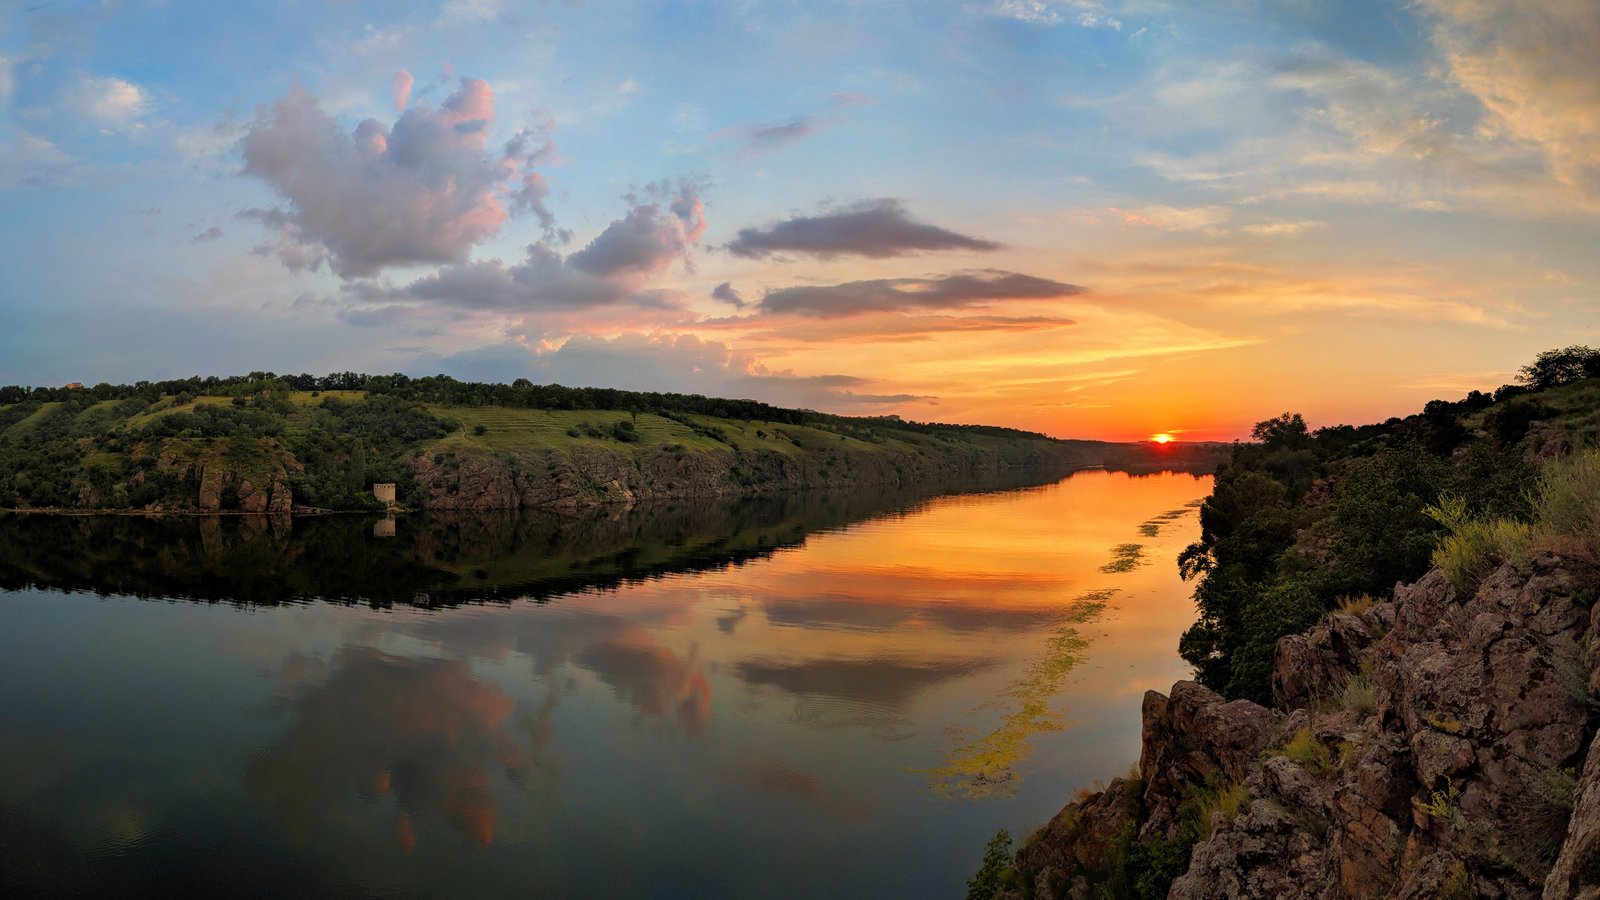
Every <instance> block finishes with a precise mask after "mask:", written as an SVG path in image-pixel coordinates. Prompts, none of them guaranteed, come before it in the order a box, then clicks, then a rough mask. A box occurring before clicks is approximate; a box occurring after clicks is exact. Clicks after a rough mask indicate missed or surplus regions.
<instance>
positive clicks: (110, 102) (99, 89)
mask: <svg viewBox="0 0 1600 900" xmlns="http://www.w3.org/2000/svg"><path fill="white" fill-rule="evenodd" d="M68 104H69V105H70V106H71V107H72V108H73V109H76V110H77V111H78V112H79V113H81V114H83V115H85V116H87V117H88V118H90V119H92V120H93V121H95V122H96V123H98V124H100V125H102V126H105V127H126V126H128V125H131V124H133V123H135V122H136V121H138V120H139V119H140V118H142V117H143V116H144V115H145V114H147V113H148V112H150V108H151V103H150V94H149V92H148V91H146V90H145V89H144V88H142V87H140V86H138V85H137V84H134V83H133V82H131V81H127V80H124V79H122V78H117V77H115V76H105V77H99V76H93V75H86V76H84V77H82V78H80V79H78V83H77V84H76V85H74V86H73V88H72V91H71V94H70V96H69V97H68Z"/></svg>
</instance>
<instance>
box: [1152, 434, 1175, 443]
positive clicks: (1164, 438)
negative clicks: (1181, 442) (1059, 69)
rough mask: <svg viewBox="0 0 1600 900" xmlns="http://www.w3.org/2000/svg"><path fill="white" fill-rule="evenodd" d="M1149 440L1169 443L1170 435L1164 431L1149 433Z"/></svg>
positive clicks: (1170, 440)
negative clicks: (1154, 433) (1161, 432)
mask: <svg viewBox="0 0 1600 900" xmlns="http://www.w3.org/2000/svg"><path fill="white" fill-rule="evenodd" d="M1150 440H1152V441H1155V442H1156V443H1158V444H1169V443H1171V442H1172V435H1170V434H1165V433H1163V434H1156V435H1151V436H1150Z"/></svg>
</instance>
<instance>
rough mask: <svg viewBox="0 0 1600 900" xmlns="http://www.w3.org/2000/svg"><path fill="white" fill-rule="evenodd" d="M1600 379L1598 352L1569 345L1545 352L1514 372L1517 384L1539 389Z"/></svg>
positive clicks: (1599, 352)
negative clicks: (1520, 383)
mask: <svg viewBox="0 0 1600 900" xmlns="http://www.w3.org/2000/svg"><path fill="white" fill-rule="evenodd" d="M1596 376H1600V350H1595V349H1593V348H1591V347H1581V346H1578V345H1573V346H1571V347H1564V348H1562V349H1560V350H1546V351H1544V352H1543V353H1541V354H1539V355H1538V356H1536V357H1534V360H1533V362H1531V363H1529V364H1527V365H1525V366H1523V367H1522V368H1521V369H1519V370H1518V374H1517V380H1518V381H1520V382H1522V383H1523V384H1525V385H1528V386H1529V387H1531V388H1535V389H1543V388H1549V387H1555V386H1556V385H1559V384H1570V383H1571V382H1574V381H1579V380H1582V379H1584V378H1594V377H1596Z"/></svg>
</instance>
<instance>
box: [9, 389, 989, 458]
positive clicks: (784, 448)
mask: <svg viewBox="0 0 1600 900" xmlns="http://www.w3.org/2000/svg"><path fill="white" fill-rule="evenodd" d="M328 397H334V398H337V399H339V400H341V401H344V402H347V403H348V402H359V401H360V400H361V399H363V395H362V393H361V392H359V391H323V392H320V394H317V395H315V396H314V395H313V394H312V393H311V392H309V391H297V392H295V393H294V394H292V395H291V396H290V401H291V402H292V403H293V404H294V406H295V407H296V412H294V413H291V414H289V416H288V417H287V419H286V427H285V430H286V431H287V432H288V433H290V434H293V433H296V432H303V431H304V430H305V428H306V426H307V424H308V422H309V421H310V413H311V411H312V410H313V409H315V408H316V406H317V405H318V404H320V403H321V402H322V401H323V399H325V398H328ZM229 402H230V401H229V398H227V397H198V398H196V399H195V400H194V401H193V402H191V403H186V404H181V405H178V404H174V403H173V401H172V398H171V397H167V398H163V399H162V400H160V401H158V402H156V403H154V404H152V405H150V406H149V407H147V408H146V409H144V410H142V411H140V412H138V413H135V414H134V415H132V416H128V417H126V418H125V419H123V420H122V422H123V423H125V424H126V425H128V426H131V427H139V426H142V425H147V424H149V423H151V422H153V421H156V420H157V419H160V418H162V417H165V416H169V415H172V414H174V413H179V412H190V411H193V410H194V409H195V408H196V407H197V406H202V405H219V406H220V405H226V404H227V403H229ZM60 405H61V404H60V403H46V404H44V405H43V406H41V407H40V408H39V410H38V411H37V412H34V413H33V414H32V415H30V416H28V417H27V418H25V419H23V420H21V421H20V422H17V423H16V424H14V425H11V426H10V427H9V428H5V429H3V430H0V440H10V439H15V438H19V437H21V436H23V435H24V434H27V433H28V432H30V431H32V430H33V428H34V427H35V426H36V425H37V424H38V422H39V421H40V420H41V419H43V418H44V417H45V416H47V415H48V414H49V413H50V412H51V411H53V410H55V409H56V408H57V407H59V406H60ZM116 405H117V404H116V401H107V402H105V403H98V404H95V405H94V406H91V407H89V408H88V409H85V410H84V411H83V412H81V413H79V414H78V417H77V419H76V422H75V425H77V426H85V427H88V426H96V427H103V426H111V425H115V424H117V423H116V422H115V420H113V418H112V417H111V415H110V412H111V408H112V407H114V406H116ZM7 408H8V407H5V406H0V412H3V411H4V410H5V409H7ZM427 408H428V410H429V411H430V412H432V413H433V414H434V415H437V416H439V417H441V418H445V419H451V420H454V421H456V422H459V423H461V428H459V429H458V430H456V431H455V432H453V433H452V434H450V435H449V436H447V437H445V438H442V439H440V440H437V441H434V442H431V443H429V444H425V445H424V446H423V447H422V448H421V449H423V450H438V449H474V450H486V451H493V450H539V449H545V448H549V449H553V450H561V451H571V450H573V449H575V448H578V447H610V448H613V449H616V448H618V447H624V446H626V445H623V444H620V443H619V442H618V441H615V440H613V439H611V438H595V437H588V436H584V435H582V434H581V433H580V435H579V436H577V437H573V436H572V435H570V434H569V433H568V430H569V429H575V428H576V429H580V431H581V426H582V425H583V424H585V423H587V424H589V425H593V426H595V427H596V428H598V429H600V430H601V431H607V432H609V430H610V429H611V427H612V425H613V424H615V423H617V422H620V421H624V420H627V419H630V418H632V419H633V421H634V427H635V429H636V430H637V432H638V434H639V438H640V440H639V441H638V443H637V446H641V447H649V446H655V445H664V444H682V445H683V446H684V447H687V448H694V449H700V450H711V451H730V450H732V449H734V448H735V447H737V448H741V449H760V450H773V451H777V452H779V453H796V452H804V451H805V450H807V449H814V448H822V447H826V448H828V449H849V450H866V451H897V452H906V453H914V452H916V451H917V450H918V449H919V448H932V447H938V446H946V445H949V444H951V443H952V439H947V438H943V437H939V436H935V435H928V434H918V433H915V432H910V431H905V432H898V431H896V430H893V429H885V430H883V431H882V432H880V433H879V435H880V437H881V440H878V441H865V440H861V439H860V438H858V437H855V436H853V435H847V434H841V433H839V432H838V431H836V430H834V429H833V428H830V427H828V426H821V427H816V426H806V425H787V424H773V423H771V422H755V421H742V420H738V419H721V418H716V417H714V416H701V415H696V416H690V417H688V418H690V419H692V420H693V421H694V422H695V423H696V424H698V425H701V426H704V427H708V428H710V427H719V428H721V429H722V430H723V431H724V433H725V434H726V435H727V437H728V439H729V441H730V443H721V442H718V441H716V440H713V439H712V438H709V437H706V436H704V435H702V434H699V433H697V432H696V431H695V430H694V429H692V428H690V427H689V426H688V425H685V424H684V423H682V422H679V421H676V420H673V419H668V418H665V417H662V416H658V415H655V414H653V413H640V414H639V415H638V416H637V417H633V416H631V415H630V414H629V413H628V412H625V411H620V410H548V409H508V408H503V407H494V406H483V407H471V406H432V405H430V406H428V407H427ZM480 425H481V426H483V428H484V429H485V431H484V433H483V434H481V435H479V434H475V433H474V431H475V428H476V426H480ZM954 442H959V443H962V444H967V445H971V446H979V447H983V446H1000V445H1002V444H1006V443H1011V442H1012V441H1011V440H1010V439H1007V438H999V437H993V436H989V435H980V434H962V435H961V436H960V437H959V438H956V439H954Z"/></svg>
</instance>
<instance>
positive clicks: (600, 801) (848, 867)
mask: <svg viewBox="0 0 1600 900" xmlns="http://www.w3.org/2000/svg"><path fill="white" fill-rule="evenodd" d="M1208 489H1209V479H1206V478H1196V477H1193V476H1190V475H1186V474H1159V475H1146V476H1137V477H1135V476H1129V475H1125V474H1120V473H1109V472H1085V473H1079V474H1078V475H1075V476H1073V477H1071V478H1069V479H1067V480H1065V481H1062V482H1059V483H1056V484H1050V485H1046V486H1042V487H1033V488H1026V489H1020V490H1011V491H1005V492H993V493H982V494H971V495H963V496H952V497H946V498H940V499H934V500H931V501H924V500H920V499H917V500H914V501H912V502H909V503H906V502H898V503H896V502H890V501H888V500H885V499H883V498H879V500H878V501H876V502H877V506H876V507H874V506H873V503H872V502H868V501H866V500H860V499H857V500H854V501H852V500H850V499H849V498H844V499H837V500H832V501H828V502H826V503H820V505H818V504H819V501H817V500H815V499H813V500H812V501H808V502H810V503H811V504H812V505H811V506H806V505H805V503H801V505H800V506H798V507H797V506H794V505H793V504H794V502H796V501H792V500H791V501H785V502H789V503H790V504H791V505H790V506H789V507H788V508H787V512H786V511H785V509H784V508H775V507H772V506H767V507H764V508H759V509H758V508H756V507H745V509H744V511H743V512H739V511H737V509H731V510H730V509H724V510H723V511H722V512H721V513H718V514H715V515H713V516H712V517H711V519H712V520H713V521H710V523H709V524H707V521H708V520H707V519H706V517H704V516H700V517H699V518H698V519H697V518H696V516H695V514H693V513H692V512H690V513H687V514H686V513H684V512H683V511H682V510H679V511H674V512H671V513H669V512H666V511H664V510H663V511H657V512H655V513H651V514H649V516H647V517H646V519H637V518H636V519H631V520H627V521H625V522H623V521H622V520H619V519H618V518H617V517H616V516H610V517H609V518H605V517H602V518H601V519H597V520H591V521H588V523H587V524H582V523H580V524H578V525H577V526H576V527H569V528H568V530H566V531H565V532H561V533H560V534H559V535H558V536H552V535H551V534H550V533H548V529H546V530H544V531H541V530H540V528H541V527H542V526H538V525H536V524H529V523H527V522H525V521H524V522H512V523H511V524H509V525H508V524H507V521H506V520H498V521H497V520H493V519H484V518H481V517H480V518H477V519H469V520H465V521H456V522H451V521H448V520H443V519H430V520H421V519H417V520H408V519H407V518H402V519H401V520H400V521H399V522H398V523H397V529H396V536H395V537H394V538H380V537H375V536H374V535H373V533H372V530H371V523H370V522H363V521H355V520H346V522H345V523H344V524H340V523H339V522H322V523H301V522H296V523H294V524H293V525H292V526H290V527H289V529H288V530H287V531H283V530H279V531H276V532H275V531H274V528H276V527H277V526H275V525H273V524H271V523H268V524H266V525H260V524H259V523H257V524H250V523H244V522H223V523H220V524H218V523H213V524H211V525H201V524H198V523H194V522H188V523H185V524H178V525H172V524H170V523H169V524H163V525H161V526H160V528H159V529H157V531H155V532H141V531H140V529H141V528H142V527H143V526H138V525H130V524H128V523H122V524H121V525H114V526H98V525H92V524H84V523H74V524H70V525H67V526H63V525H59V524H49V525H47V526H45V527H43V528H42V529H39V532H38V533H39V534H45V535H46V536H47V538H48V540H46V538H41V537H39V536H38V534H34V535H33V536H32V537H29V538H28V540H32V541H34V542H35V543H40V544H47V545H48V546H46V547H44V548H43V549H38V550H27V551H24V550H20V549H18V548H17V542H16V541H12V548H11V549H9V550H7V551H5V552H4V559H3V560H0V577H3V578H4V581H3V582H0V583H3V584H5V585H6V586H7V587H8V588H9V590H8V591H7V592H5V593H0V604H3V606H0V615H4V616H5V622H6V627H5V628H4V629H3V630H0V853H3V856H4V858H5V859H7V860H8V861H10V860H25V861H26V864H25V865H23V866H21V867H11V866H9V865H8V866H7V867H6V868H7V872H6V874H5V875H4V876H0V878H3V879H5V880H6V881H8V882H11V883H12V886H13V887H20V888H23V889H24V890H25V891H27V890H35V889H50V890H52V891H54V890H85V891H89V890H93V891H118V892H122V893H132V894H141V893H142V894H148V895H160V894H164V893H167V892H169V891H173V890H180V891H183V892H188V893H191V894H193V893H204V894H211V895H227V894H239V893H261V892H266V893H280V894H281V893H299V894H301V895H341V896H343V895H350V896H367V895H378V896H442V895H452V896H511V895H517V896H526V895H529V894H530V893H531V894H533V895H549V896H571V895H580V894H582V895H594V894H611V893H618V894H621V893H626V894H628V895H632V896H644V897H694V896H752V895H757V894H759V895H762V896H796V897H799V896H815V895H817V894H822V893H829V894H835V895H838V896H843V897H852V896H869V895H870V896H948V895H953V894H959V892H960V889H961V886H962V884H963V882H964V880H965V878H966V877H967V876H968V875H970V874H971V871H972V870H973V868H974V867H975V866H976V862H977V858H978V855H979V854H980V852H981V849H982V846H983V843H984V841H985V840H986V839H987V838H988V836H989V835H991V834H993V832H994V830H995V829H996V828H999V827H1007V828H1009V829H1011V830H1012V831H1013V832H1014V833H1015V832H1018V831H1022V830H1026V829H1027V828H1028V827H1030V826H1032V825H1035V824H1038V823H1041V822H1043V821H1044V820H1045V819H1046V818H1047V817H1048V816H1049V815H1050V814H1052V813H1053V812H1054V811H1055V810H1056V809H1058V808H1059V807H1060V806H1061V804H1062V803H1063V802H1065V800H1066V799H1068V797H1069V795H1070V794H1071V793H1072V791H1074V790H1075V789H1077V788H1079V787H1083V786H1086V785H1088V784H1089V783H1091V782H1093V781H1094V780H1095V779H1106V778H1109V777H1110V776H1112V775H1114V774H1118V773H1119V772H1120V771H1122V770H1123V769H1125V768H1126V767H1127V765H1128V764H1129V763H1130V762H1132V761H1133V759H1134V758H1135V756H1136V755H1137V750H1138V728H1139V725H1138V703H1137V695H1138V694H1139V693H1141V692H1142V691H1143V690H1145V689H1146V688H1147V687H1157V688H1159V689H1163V690H1164V689H1165V688H1166V687H1167V686H1169V685H1170V683H1171V681H1172V680H1174V679H1175V678H1178V677H1182V676H1183V675H1184V674H1185V673H1186V667H1185V666H1184V665H1183V664H1182V663H1181V661H1180V660H1178V658H1177V654H1176V644H1177V637H1178V634H1179V633H1180V632H1181V631H1182V629H1183V628H1184V627H1185V626H1186V624H1187V623H1188V622H1189V621H1190V620H1191V619H1192V605H1191V603H1190V601H1189V600H1188V599H1187V590H1186V588H1185V586H1184V585H1182V584H1181V583H1180V582H1179V581H1178V580H1177V577H1176V574H1175V566H1174V565H1173V562H1172V560H1173V559H1174V557H1175V556H1176V554H1177V552H1178V550H1179V549H1181V548H1182V546H1183V545H1184V544H1185V543H1187V542H1188V541H1190V540H1192V539H1193V537H1194V535H1195V532H1196V530H1197V523H1196V521H1195V516H1194V513H1193V509H1192V507H1190V506H1188V505H1187V504H1189V503H1190V502H1191V501H1194V500H1196V499H1197V498H1199V497H1202V496H1204V495H1205V493H1206V492H1207V491H1208ZM829 504H832V505H831V506H830V505H829ZM886 513H887V514H886ZM1163 515H1166V518H1161V517H1162V516H1163ZM624 518H625V517H624ZM55 521H56V522H59V521H61V520H55ZM605 521H609V522H610V523H611V524H610V525H605V524H604V522H605ZM646 521H648V522H649V523H653V524H640V523H641V522H646ZM619 522H622V524H619ZM663 522H665V523H667V525H668V527H667V528H666V529H662V528H660V527H658V526H660V525H661V523H663ZM697 522H698V523H699V524H696V523H697ZM1152 523H1155V527H1153V528H1152V527H1150V526H1151V525H1152ZM546 524H548V523H546ZM1141 525H1143V526H1145V527H1144V528H1142V529H1141ZM32 527H33V526H30V525H26V524H23V525H19V524H18V523H16V522H14V521H13V522H9V523H3V524H0V530H5V529H11V531H10V532H9V534H12V535H16V534H19V533H21V532H19V531H18V530H17V529H22V528H32ZM103 527H110V529H111V530H110V531H104V530H103ZM69 528H70V529H73V532H72V533H73V534H75V535H77V537H73V538H69V537H67V536H66V534H67V533H66V531H64V530H62V529H69ZM607 528H610V529H611V530H612V532H613V533H612V535H611V537H610V540H609V542H608V540H607V538H606V536H605V534H604V532H605V531H606V529H607ZM97 529H102V530H99V531H97ZM119 529H120V530H119ZM162 529H171V531H167V530H162ZM185 529H187V530H185ZM207 529H210V533H209V535H207V534H205V533H204V532H206V530H207ZM252 529H254V530H252ZM652 529H654V530H652ZM1151 531H1154V532H1155V533H1154V534H1151V533H1150V532H1151ZM296 534H300V537H299V538H296V537H295V535H296ZM618 534H621V535H622V539H621V540H618V539H617V535H618ZM307 535H311V536H314V537H315V540H307V539H306V536H307ZM25 537H26V535H25ZM80 539H81V540H83V541H86V542H87V543H86V544H85V545H81V546H77V547H66V548H65V549H63V545H64V544H65V543H66V542H68V541H70V540H80ZM24 543H26V541H24ZM1127 543H1139V544H1141V545H1142V547H1143V553H1142V556H1141V559H1140V562H1141V563H1142V564H1140V565H1136V566H1134V567H1133V568H1131V569H1130V570H1128V571H1126V572H1119V571H1103V568H1104V567H1105V566H1106V565H1107V563H1108V562H1109V561H1111V560H1112V559H1113V553H1114V550H1115V548H1116V547H1117V546H1118V545H1121V544H1127ZM85 546H87V547H88V548H89V549H84V547H85ZM118 546H120V547H122V548H123V550H127V548H129V547H134V546H136V547H139V548H142V549H141V552H142V553H143V556H142V557H141V558H140V559H138V560H136V561H132V562H129V563H127V564H126V565H123V566H121V567H120V568H119V567H118V566H117V565H116V560H115V555H114V554H113V552H112V548H113V547H118ZM51 547H54V548H56V551H55V553H54V554H53V555H52V552H51V550H50V548H51ZM69 551H70V552H69ZM719 554H720V555H719ZM74 556H79V557H84V558H85V560H86V561H85V562H84V563H83V564H81V565H78V566H73V565H72V564H71V563H70V560H71V559H72V558H74ZM125 558H126V554H125ZM163 559H164V560H165V562H162V560H163ZM340 559H343V560H344V562H343V563H340V562H339V560H340ZM252 566H256V567H257V568H255V569H252ZM576 570H584V571H586V572H587V573H588V580H587V581H585V580H584V578H583V577H580V576H577V575H574V574H573V573H574V571H576ZM252 572H255V573H257V574H256V575H252ZM102 573H104V574H102ZM266 573H273V574H271V576H270V578H269V576H268V575H267V574H266ZM271 578H275V579H277V580H276V581H272V580H271ZM363 578H365V579H366V581H363ZM252 579H253V580H252ZM263 579H267V580H263ZM363 584H368V585H370V587H369V588H368V589H367V590H366V592H365V593H364V591H363ZM518 585H521V586H522V587H523V589H524V590H525V595H526V596H532V597H537V598H540V599H542V600H543V601H544V602H532V601H530V600H526V599H515V593H516V591H515V589H516V587H517V586H518ZM94 591H100V593H99V594H97V593H94ZM230 591H231V592H232V593H230ZM124 592H126V593H124ZM130 594H139V595H143V596H146V597H163V596H164V597H169V598H173V597H176V598H189V599H190V600H200V601H207V602H186V601H173V600H169V601H166V602H150V601H148V600H137V599H132V597H131V596H130ZM245 595H248V596H252V597H254V598H256V599H255V600H254V601H253V602H242V601H241V599H240V598H241V596H245ZM317 596H325V597H330V598H335V599H339V600H341V601H343V602H339V603H321V602H312V603H306V602H288V601H296V600H304V599H305V598H308V597H317ZM1085 597H1091V598H1096V599H1094V600H1093V602H1088V603H1086V602H1085V601H1084V600H1083V598H1085ZM375 598H376V599H380V600H381V601H382V602H378V603H377V604H376V606H377V608H373V606H374V604H373V601H374V599H375ZM404 598H412V599H417V598H420V601H419V602H418V604H417V605H408V603H407V602H403V600H404ZM230 601H231V602H230ZM1018 723H1021V724H1018ZM972 747H979V748H982V749H981V754H980V755H982V756H983V763H982V765H981V766H978V767H976V768H973V769H972V771H964V770H962V771H956V772H955V774H954V775H952V774H951V771H950V770H951V766H952V764H956V768H957V769H958V770H959V769H961V760H962V759H963V758H964V756H963V753H964V751H965V750H970V748H972ZM972 755H973V753H970V752H967V753H966V756H972ZM939 772H943V773H944V774H943V775H938V774H934V773H939Z"/></svg>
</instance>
